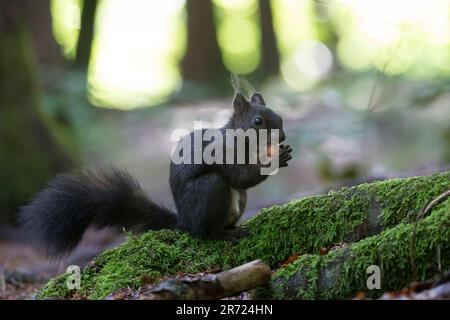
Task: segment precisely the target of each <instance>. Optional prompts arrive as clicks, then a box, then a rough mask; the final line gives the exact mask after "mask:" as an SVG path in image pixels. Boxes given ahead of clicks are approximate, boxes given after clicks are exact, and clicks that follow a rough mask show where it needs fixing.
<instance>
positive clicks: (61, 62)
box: [23, 0, 67, 68]
mask: <svg viewBox="0 0 450 320" xmlns="http://www.w3.org/2000/svg"><path fill="white" fill-rule="evenodd" d="M50 2H51V0H39V1H36V0H24V1H23V17H24V22H25V23H26V24H27V27H28V30H29V31H30V35H31V39H32V43H33V49H34V52H35V55H36V58H37V60H38V62H39V65H42V66H43V67H44V68H48V67H50V68H55V67H57V68H64V67H65V66H66V65H67V63H66V60H65V59H64V56H63V55H62V53H61V49H60V47H59V45H58V44H57V43H56V42H55V40H54V37H53V27H52V16H51V11H50Z"/></svg>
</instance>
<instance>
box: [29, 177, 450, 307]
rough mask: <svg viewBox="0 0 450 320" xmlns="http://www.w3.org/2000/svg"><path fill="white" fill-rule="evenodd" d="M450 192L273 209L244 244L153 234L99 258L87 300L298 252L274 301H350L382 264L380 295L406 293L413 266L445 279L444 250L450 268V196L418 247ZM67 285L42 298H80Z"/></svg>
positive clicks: (308, 201)
mask: <svg viewBox="0 0 450 320" xmlns="http://www.w3.org/2000/svg"><path fill="white" fill-rule="evenodd" d="M449 186H450V172H445V173H440V174H435V175H431V176H423V177H413V178H407V179H392V180H387V181H382V182H374V183H369V184H362V185H360V186H356V187H352V188H343V189H341V190H339V191H331V192H329V193H328V194H325V195H320V196H314V197H306V198H303V199H301V200H295V201H292V202H290V203H288V204H286V205H283V206H274V207H272V208H269V209H263V210H262V211H261V212H260V214H259V215H257V216H256V217H254V218H252V219H251V220H249V221H248V222H246V223H245V227H247V228H248V229H249V231H250V232H251V235H250V236H249V237H247V238H244V239H241V240H240V242H239V243H237V244H232V243H228V242H224V241H206V240H202V239H198V238H194V237H192V236H190V235H188V234H187V233H185V232H181V231H171V230H161V231H149V232H148V233H146V234H144V235H143V236H141V237H131V238H130V239H129V241H128V242H126V243H125V244H123V245H121V246H119V247H118V248H115V249H112V250H110V251H107V252H105V253H103V254H101V255H99V256H98V257H97V258H96V259H95V261H94V262H92V263H91V264H90V267H88V268H87V269H85V271H83V274H82V287H81V290H80V291H79V292H78V294H81V295H85V296H86V297H87V298H91V299H96V298H104V297H106V296H107V295H108V294H110V293H111V292H115V291H116V290H118V289H120V288H124V287H127V286H130V287H138V286H139V285H140V284H141V281H142V278H143V277H145V278H149V279H153V280H152V281H154V282H155V283H159V282H160V281H161V279H163V278H164V277H166V276H171V275H175V274H178V273H199V272H205V271H207V270H211V269H214V270H216V269H217V270H228V269H231V268H233V267H235V266H239V265H241V264H244V263H246V262H248V261H252V260H255V259H262V260H263V261H265V262H266V263H268V264H269V265H270V266H271V267H272V268H278V267H280V265H282V264H283V261H285V260H286V259H287V258H289V257H292V256H297V255H298V256H300V258H299V259H298V260H297V261H296V262H294V263H292V264H289V265H288V267H286V268H284V269H281V271H279V274H278V276H276V277H275V279H274V281H273V288H272V289H271V290H266V293H267V292H268V295H269V297H271V298H280V297H293V298H311V297H325V298H342V297H350V296H351V295H352V294H353V293H356V292H357V291H358V290H361V289H364V283H365V282H363V280H364V281H365V279H367V277H368V275H367V274H366V268H367V267H368V265H370V264H379V266H380V267H381V272H382V277H386V278H385V280H383V281H384V282H382V289H381V290H378V291H377V292H376V293H379V294H381V293H382V292H381V291H383V290H388V289H393V288H402V287H404V286H406V285H407V284H408V283H409V281H410V280H411V279H412V278H414V275H411V261H412V260H414V261H416V265H417V269H416V270H417V274H418V278H419V279H420V278H427V277H429V276H432V275H433V274H435V273H436V272H438V271H436V270H435V268H434V267H435V266H436V265H437V263H436V251H437V248H440V250H441V254H440V256H441V257H442V261H441V263H440V266H441V267H442V268H443V269H445V268H449V267H450V265H449V262H450V259H449V258H450V256H449V254H450V251H449V250H448V249H449V247H448V246H449V245H450V228H449V225H450V216H449V215H450V210H449V209H450V207H449V205H450V200H449V199H447V200H446V201H444V202H440V203H439V204H438V205H436V206H433V208H432V211H431V212H430V213H429V216H427V217H426V218H424V219H423V220H421V221H420V222H419V223H418V225H417V239H416V240H417V242H416V245H415V246H411V248H412V249H410V246H409V241H410V240H411V230H412V226H413V223H414V222H415V219H416V216H417V214H419V213H420V211H421V209H422V208H423V207H424V206H425V205H426V204H427V203H428V202H430V201H431V200H433V199H435V198H437V197H438V196H439V195H440V194H442V193H443V192H444V191H447V190H448V189H449ZM339 242H347V243H349V246H348V247H347V248H342V249H337V250H335V251H331V252H330V253H329V254H327V255H324V256H322V255H320V253H321V252H322V253H323V250H320V249H321V248H324V247H330V246H332V245H333V244H334V243H339ZM410 252H412V255H411V256H410V255H409V253H410ZM149 253H150V257H149ZM410 257H413V259H412V260H411V261H410V259H409V258H410ZM296 274H299V277H295V275H296ZM277 279H278V280H277ZM296 279H297V280H296ZM65 281H66V276H61V277H59V278H57V279H54V280H52V281H50V282H49V283H48V284H47V286H46V287H45V288H44V289H43V291H41V293H40V294H39V295H38V297H39V298H43V297H55V296H57V297H71V296H72V295H73V294H74V292H71V291H68V289H67V287H66V285H65ZM276 281H281V283H280V284H278V283H277V282H276ZM289 281H291V282H289ZM383 283H384V284H383ZM284 284H287V285H286V286H284V287H283V285H284ZM322 288H323V289H322ZM266 289H267V288H266ZM297 289H298V290H297ZM272 292H276V294H272ZM280 292H281V293H280ZM284 292H285V293H284Z"/></svg>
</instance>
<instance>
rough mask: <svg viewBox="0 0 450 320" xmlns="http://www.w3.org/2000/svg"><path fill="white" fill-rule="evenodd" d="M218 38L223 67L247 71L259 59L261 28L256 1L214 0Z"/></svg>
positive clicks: (253, 66) (238, 71)
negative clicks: (259, 27) (259, 26)
mask: <svg viewBox="0 0 450 320" xmlns="http://www.w3.org/2000/svg"><path fill="white" fill-rule="evenodd" d="M214 3H215V5H216V10H215V12H216V18H217V19H216V21H217V29H218V41H219V45H220V48H221V49H222V56H223V60H224V63H225V66H226V67H227V68H228V69H229V70H230V71H231V72H234V73H238V74H248V73H250V72H252V71H253V70H255V69H256V67H257V66H258V64H259V62H260V58H261V57H260V50H259V49H260V37H261V35H260V31H259V29H258V23H257V21H258V20H257V19H258V11H257V10H258V2H257V0H232V1H226V0H214Z"/></svg>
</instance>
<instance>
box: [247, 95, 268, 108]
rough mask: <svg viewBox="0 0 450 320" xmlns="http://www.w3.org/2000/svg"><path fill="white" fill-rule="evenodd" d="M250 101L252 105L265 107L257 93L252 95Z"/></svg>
mask: <svg viewBox="0 0 450 320" xmlns="http://www.w3.org/2000/svg"><path fill="white" fill-rule="evenodd" d="M250 100H251V102H252V103H254V104H261V105H263V106H265V105H266V103H265V102H264V99H263V97H262V95H260V94H259V93H254V94H252V97H251V99H250Z"/></svg>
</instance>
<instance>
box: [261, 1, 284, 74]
mask: <svg viewBox="0 0 450 320" xmlns="http://www.w3.org/2000/svg"><path fill="white" fill-rule="evenodd" d="M259 17H260V24H261V44H262V46H261V47H262V53H261V64H260V71H261V74H262V75H263V76H273V75H277V74H278V73H279V71H280V55H279V53H278V45H277V39H276V35H275V29H274V25H273V18H272V6H271V2H270V0H259Z"/></svg>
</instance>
